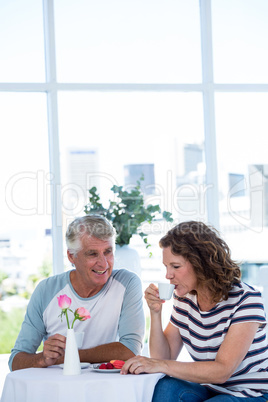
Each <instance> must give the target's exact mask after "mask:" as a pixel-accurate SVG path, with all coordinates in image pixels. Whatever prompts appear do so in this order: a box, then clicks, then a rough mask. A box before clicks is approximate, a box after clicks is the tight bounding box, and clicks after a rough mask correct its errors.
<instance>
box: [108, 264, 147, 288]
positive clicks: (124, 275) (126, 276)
mask: <svg viewBox="0 0 268 402" xmlns="http://www.w3.org/2000/svg"><path fill="white" fill-rule="evenodd" d="M112 278H113V279H114V280H116V281H119V282H121V283H122V284H123V285H125V286H127V285H128V284H129V283H133V284H137V285H138V284H139V283H140V282H141V281H140V278H139V277H138V275H137V274H136V273H135V272H132V271H129V270H127V269H123V268H122V269H115V270H113V272H112Z"/></svg>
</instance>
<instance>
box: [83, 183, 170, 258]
mask: <svg viewBox="0 0 268 402" xmlns="http://www.w3.org/2000/svg"><path fill="white" fill-rule="evenodd" d="M140 180H144V177H143V176H142V177H141V178H140ZM140 180H138V181H137V184H136V186H135V187H133V188H131V190H129V191H127V190H123V187H122V186H116V185H114V186H113V187H112V188H111V191H112V192H113V193H114V195H115V199H116V201H111V200H109V206H108V207H107V208H104V207H103V205H102V203H101V201H100V196H99V194H98V193H97V188H96V187H95V186H94V187H92V188H91V189H90V190H89V202H88V204H87V205H86V206H85V210H84V211H85V213H86V214H90V213H98V214H100V215H103V216H105V217H106V218H107V219H108V220H109V221H111V222H112V224H113V226H114V228H115V229H116V233H117V237H116V244H117V245H118V246H120V247H123V246H125V245H128V244H129V242H130V239H131V237H132V236H133V235H135V234H138V235H139V236H141V238H142V239H143V242H144V243H145V245H146V248H149V247H150V246H151V245H150V244H149V243H148V234H147V233H144V232H143V231H142V230H141V225H142V224H143V223H145V222H147V223H152V222H153V221H155V220H156V219H157V217H158V218H159V215H160V214H161V215H162V217H163V219H164V220H166V221H167V222H172V221H173V218H172V216H171V213H170V212H166V211H163V212H162V213H161V208H160V207H159V205H147V206H146V205H145V203H144V196H143V193H142V191H141V182H140ZM149 255H150V256H151V253H149Z"/></svg>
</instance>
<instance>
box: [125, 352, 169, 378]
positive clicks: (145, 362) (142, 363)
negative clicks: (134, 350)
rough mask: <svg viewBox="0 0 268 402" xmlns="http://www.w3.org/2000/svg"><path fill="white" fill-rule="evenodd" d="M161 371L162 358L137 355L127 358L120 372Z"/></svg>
mask: <svg viewBox="0 0 268 402" xmlns="http://www.w3.org/2000/svg"><path fill="white" fill-rule="evenodd" d="M128 373H130V374H141V373H161V360H157V359H152V358H149V357H144V356H135V357H132V358H131V359H129V360H127V361H126V363H125V364H124V366H123V367H122V369H121V372H120V374H128Z"/></svg>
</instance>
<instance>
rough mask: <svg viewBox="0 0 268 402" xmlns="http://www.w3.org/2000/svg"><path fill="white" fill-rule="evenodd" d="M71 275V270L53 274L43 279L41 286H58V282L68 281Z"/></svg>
mask: <svg viewBox="0 0 268 402" xmlns="http://www.w3.org/2000/svg"><path fill="white" fill-rule="evenodd" d="M69 276H70V271H67V272H62V273H61V274H57V275H52V276H49V277H48V278H45V279H43V280H42V281H41V282H40V283H39V286H40V287H46V286H57V284H63V283H66V282H68V280H69Z"/></svg>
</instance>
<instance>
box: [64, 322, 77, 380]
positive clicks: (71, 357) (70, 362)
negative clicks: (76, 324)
mask: <svg viewBox="0 0 268 402" xmlns="http://www.w3.org/2000/svg"><path fill="white" fill-rule="evenodd" d="M63 374H64V375H79V374H81V365H80V358H79V353H78V348H77V343H76V339H75V332H74V330H73V329H67V337H66V348H65V356H64V367H63Z"/></svg>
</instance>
